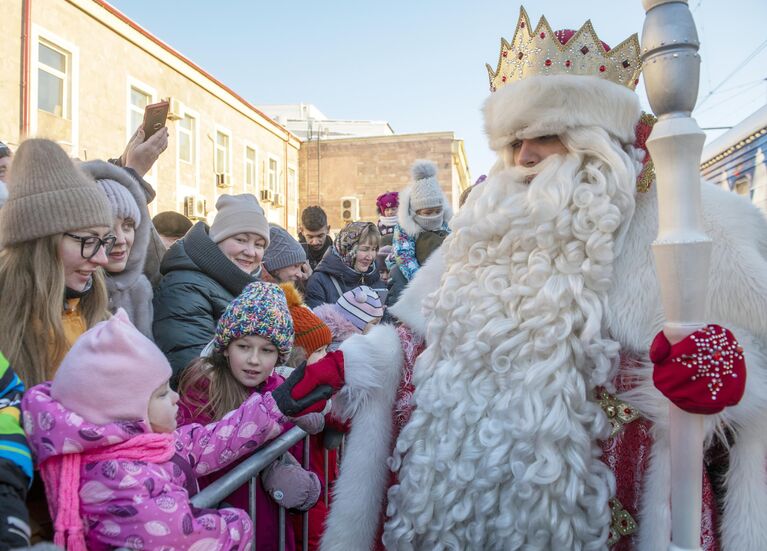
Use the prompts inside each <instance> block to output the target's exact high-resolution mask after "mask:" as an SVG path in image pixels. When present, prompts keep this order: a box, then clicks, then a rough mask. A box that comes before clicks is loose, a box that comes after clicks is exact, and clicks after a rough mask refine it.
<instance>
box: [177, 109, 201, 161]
mask: <svg viewBox="0 0 767 551" xmlns="http://www.w3.org/2000/svg"><path fill="white" fill-rule="evenodd" d="M196 122H197V121H196V120H195V118H194V117H192V116H191V115H189V114H188V113H184V116H183V117H182V118H181V119H179V121H178V127H177V130H178V160H179V161H183V162H185V163H193V162H194V151H195V149H196V144H195V143H194V137H195V134H196V128H195V126H196Z"/></svg>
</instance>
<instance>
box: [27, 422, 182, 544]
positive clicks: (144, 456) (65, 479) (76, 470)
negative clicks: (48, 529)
mask: <svg viewBox="0 0 767 551" xmlns="http://www.w3.org/2000/svg"><path fill="white" fill-rule="evenodd" d="M175 442H176V437H175V436H174V435H173V434H157V433H150V434H139V435H138V436H134V437H133V438H131V439H130V440H127V441H125V442H121V443H120V444H115V445H114V446H107V447H104V448H98V449H95V450H92V451H88V452H84V453H71V454H65V455H57V456H54V457H51V458H50V459H48V460H46V461H45V462H44V463H43V464H42V465H40V473H41V474H42V477H43V482H44V483H45V490H46V494H47V497H48V509H49V510H50V513H51V518H52V519H53V526H54V529H55V531H56V533H55V536H54V538H53V543H55V544H56V545H58V546H60V547H63V548H64V549H66V550H67V551H87V548H86V546H85V534H84V531H83V520H82V518H80V465H81V463H82V460H83V459H85V460H86V461H87V462H92V461H108V460H111V459H115V460H120V461H146V462H148V463H164V462H166V461H169V460H170V458H171V457H173V454H174V453H175V452H176V449H175V446H174V444H175Z"/></svg>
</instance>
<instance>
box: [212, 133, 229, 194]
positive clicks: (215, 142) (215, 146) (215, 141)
mask: <svg viewBox="0 0 767 551" xmlns="http://www.w3.org/2000/svg"><path fill="white" fill-rule="evenodd" d="M219 134H223V135H225V136H227V138H228V145H227V147H226V155H225V157H226V163H227V166H226V168H227V169H228V171H226V172H223V174H225V175H226V179H227V181H228V186H227V187H232V186H234V177H233V175H232V150H233V145H234V136H233V135H232V131H231V130H229V129H228V128H225V127H223V126H219V125H215V126H214V127H213V174H214V175H215V174H221V173H220V172H219V171H218V167H217V166H216V164H217V162H218V150H219V143H218V135H219Z"/></svg>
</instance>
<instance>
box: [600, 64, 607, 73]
mask: <svg viewBox="0 0 767 551" xmlns="http://www.w3.org/2000/svg"><path fill="white" fill-rule="evenodd" d="M606 70H607V67H605V66H604V65H600V66H599V72H600V73H604V72H605V71H606Z"/></svg>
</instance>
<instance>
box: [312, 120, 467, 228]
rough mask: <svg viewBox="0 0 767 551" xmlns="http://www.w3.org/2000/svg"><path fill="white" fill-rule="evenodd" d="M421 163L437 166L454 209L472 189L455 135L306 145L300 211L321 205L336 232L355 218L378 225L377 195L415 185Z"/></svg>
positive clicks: (438, 174) (388, 137)
mask: <svg viewBox="0 0 767 551" xmlns="http://www.w3.org/2000/svg"><path fill="white" fill-rule="evenodd" d="M416 159H430V160H432V161H434V162H435V163H436V164H437V168H438V172H437V179H438V180H439V182H440V184H441V186H442V189H443V190H444V192H445V195H446V196H447V198H448V200H449V201H451V203H452V205H453V207H454V208H456V209H457V207H458V198H459V197H460V195H461V192H462V191H463V190H464V189H466V188H467V187H469V186H470V185H471V176H470V173H469V166H468V163H467V161H466V153H465V151H464V147H463V140H458V139H456V138H455V136H454V135H453V133H452V132H433V133H420V134H398V135H393V136H379V137H364V138H346V139H334V140H327V141H324V140H317V139H314V140H312V141H306V142H304V143H303V144H302V145H301V150H300V161H299V191H298V196H299V198H300V205H299V208H300V209H301V210H303V209H304V208H306V207H307V206H309V205H320V206H321V207H322V208H323V209H324V210H325V212H326V213H327V214H328V221H329V223H330V226H331V230H332V231H335V230H338V229H340V228H342V227H343V226H344V225H346V223H348V222H350V221H354V220H367V221H370V222H375V221H376V220H377V219H378V215H377V214H376V204H375V201H376V197H378V196H379V195H380V194H382V193H384V192H386V191H399V190H401V189H403V188H404V187H405V186H406V185H407V184H408V182H410V167H411V165H412V164H413V161H415V160H416Z"/></svg>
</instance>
